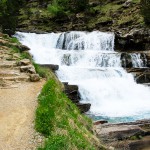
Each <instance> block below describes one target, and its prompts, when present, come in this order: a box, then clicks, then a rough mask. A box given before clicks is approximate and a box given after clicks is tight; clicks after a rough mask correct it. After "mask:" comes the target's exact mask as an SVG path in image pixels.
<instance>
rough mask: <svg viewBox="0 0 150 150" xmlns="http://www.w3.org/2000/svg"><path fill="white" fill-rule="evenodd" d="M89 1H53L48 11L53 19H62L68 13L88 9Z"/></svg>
mask: <svg viewBox="0 0 150 150" xmlns="http://www.w3.org/2000/svg"><path fill="white" fill-rule="evenodd" d="M88 4H89V0H53V1H52V4H50V5H48V10H49V12H50V13H51V14H53V16H54V17H62V16H64V15H67V13H68V12H80V11H84V10H85V9H86V8H88Z"/></svg>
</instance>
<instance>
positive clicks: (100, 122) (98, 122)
mask: <svg viewBox="0 0 150 150" xmlns="http://www.w3.org/2000/svg"><path fill="white" fill-rule="evenodd" d="M104 123H108V121H106V120H97V121H94V122H93V124H94V125H99V124H104Z"/></svg>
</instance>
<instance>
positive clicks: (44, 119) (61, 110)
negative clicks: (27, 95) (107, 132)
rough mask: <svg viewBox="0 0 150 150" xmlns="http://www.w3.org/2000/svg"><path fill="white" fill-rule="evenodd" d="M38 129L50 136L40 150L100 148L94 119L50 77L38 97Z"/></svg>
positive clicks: (87, 149)
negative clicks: (75, 103)
mask: <svg viewBox="0 0 150 150" xmlns="http://www.w3.org/2000/svg"><path fill="white" fill-rule="evenodd" d="M38 103H39V105H38V108H37V110H36V119H35V128H36V130H37V131H38V132H40V133H42V134H43V135H45V136H46V137H47V140H46V141H45V146H44V147H42V148H39V150H59V149H61V150H71V149H78V150H95V149H98V148H99V149H103V147H99V146H98V143H97V141H96V140H95V139H94V137H93V135H92V134H91V133H90V132H89V131H88V129H91V127H92V122H91V120H90V119H89V118H87V117H85V116H82V115H81V114H80V112H79V110H78V109H77V107H76V106H75V105H74V104H73V103H72V102H71V101H70V100H69V99H68V98H67V97H66V95H65V94H64V93H62V92H61V88H60V86H59V85H58V83H57V82H56V80H54V79H51V80H48V81H47V83H46V84H45V86H44V87H43V89H42V91H41V93H40V95H39V97H38Z"/></svg>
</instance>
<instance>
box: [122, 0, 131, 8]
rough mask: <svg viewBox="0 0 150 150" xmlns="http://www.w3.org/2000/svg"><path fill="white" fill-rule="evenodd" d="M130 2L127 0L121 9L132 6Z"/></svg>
mask: <svg viewBox="0 0 150 150" xmlns="http://www.w3.org/2000/svg"><path fill="white" fill-rule="evenodd" d="M132 3H133V2H132V0H127V1H126V2H125V3H124V4H123V7H124V8H128V7H130V6H131V5H132Z"/></svg>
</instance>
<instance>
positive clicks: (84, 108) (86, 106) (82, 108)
mask: <svg viewBox="0 0 150 150" xmlns="http://www.w3.org/2000/svg"><path fill="white" fill-rule="evenodd" d="M76 105H77V107H78V108H79V110H80V111H81V113H85V112H87V111H89V110H90V107H91V104H89V103H87V104H81V103H77V104H76Z"/></svg>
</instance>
